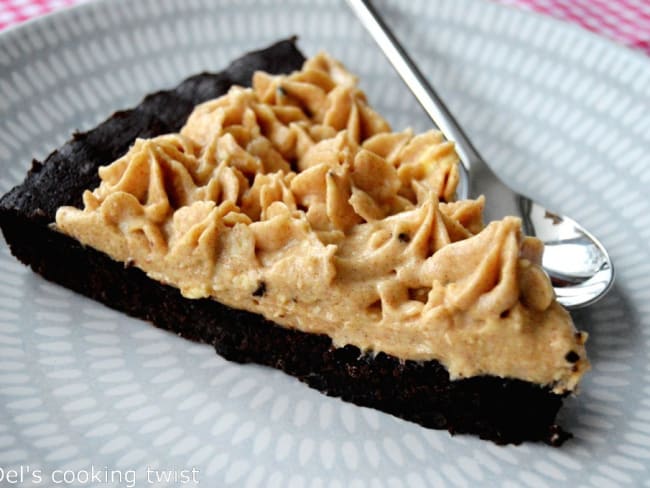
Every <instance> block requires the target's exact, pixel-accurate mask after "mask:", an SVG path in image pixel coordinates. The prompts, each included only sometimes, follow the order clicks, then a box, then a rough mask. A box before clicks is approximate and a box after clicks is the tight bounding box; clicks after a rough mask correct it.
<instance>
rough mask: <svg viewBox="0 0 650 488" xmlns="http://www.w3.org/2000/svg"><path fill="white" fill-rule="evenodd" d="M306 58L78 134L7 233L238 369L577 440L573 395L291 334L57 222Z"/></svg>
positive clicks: (435, 414)
mask: <svg viewBox="0 0 650 488" xmlns="http://www.w3.org/2000/svg"><path fill="white" fill-rule="evenodd" d="M304 61H305V58H304V57H303V55H302V54H301V53H300V52H299V51H298V50H297V48H296V46H295V40H294V39H290V40H286V41H281V42H278V43H276V44H274V45H272V46H271V47H269V48H267V49H263V50H261V51H256V52H251V53H249V54H246V55H245V56H243V57H242V58H240V59H238V60H236V61H235V62H233V63H232V64H231V65H230V66H229V67H228V68H227V69H225V70H224V71H222V72H220V73H217V74H209V73H202V74H199V75H196V76H193V77H191V78H188V79H187V80H185V81H184V82H182V83H181V84H180V85H179V86H178V87H176V88H175V89H172V90H167V91H160V92H157V93H155V94H152V95H149V96H147V97H146V98H145V99H144V100H143V101H142V103H141V104H140V105H138V106H137V107H136V108H134V109H132V110H126V111H121V112H117V113H115V114H113V115H112V116H111V117H110V118H109V119H107V120H106V121H105V122H103V123H101V124H100V125H98V126H97V127H96V128H94V129H92V130H90V131H88V132H84V133H77V134H74V135H73V138H72V139H71V140H70V141H68V142H67V143H66V144H64V145H63V146H62V147H61V148H60V149H58V150H56V151H54V152H53V153H52V154H50V155H49V156H48V157H47V159H46V160H45V162H43V163H41V162H38V161H34V162H33V164H32V168H31V170H30V171H29V173H28V175H27V177H26V178H25V181H24V182H23V183H22V184H20V185H18V186H17V187H15V188H13V189H12V190H11V191H10V192H9V193H7V194H6V195H4V196H3V197H2V199H1V200H0V227H1V228H2V231H3V233H4V236H5V239H6V241H7V243H8V244H9V246H10V248H11V251H12V253H13V254H14V255H15V256H16V257H17V258H18V259H19V260H20V261H22V262H23V263H25V264H27V265H29V266H31V268H32V269H33V270H34V271H35V272H36V273H39V274H41V275H42V276H43V277H45V278H46V279H48V280H51V281H53V282H56V283H59V284H61V285H63V286H65V287H67V288H70V289H72V290H74V291H76V292H78V293H81V294H83V295H86V296H88V297H90V298H93V299H95V300H97V301H99V302H101V303H104V304H105V305H107V306H109V307H111V308H114V309H117V310H120V311H122V312H124V313H127V314H129V315H131V316H133V317H136V318H140V319H143V320H147V321H150V322H152V323H153V324H154V325H155V326H157V327H160V328H162V329H166V330H169V331H172V332H174V333H176V334H178V335H181V336H182V337H185V338H187V339H191V340H194V341H199V342H204V343H207V344H211V345H213V346H214V347H215V349H216V351H217V353H219V354H220V355H222V356H223V357H225V358H226V359H229V360H231V361H235V362H239V363H249V362H252V363H258V364H263V365H267V366H271V367H274V368H277V369H280V370H282V371H284V372H286V373H287V374H290V375H292V376H294V377H296V378H298V379H299V380H300V381H302V382H304V383H307V384H308V385H309V386H310V387H312V388H315V389H317V390H319V391H321V392H323V393H325V394H327V395H330V396H335V397H340V398H341V399H343V400H345V401H349V402H353V403H356V404H358V405H363V406H367V407H372V408H376V409H378V410H381V411H384V412H387V413H390V414H393V415H395V416H398V417H401V418H403V419H406V420H409V421H412V422H416V423H418V424H421V425H423V426H425V427H430V428H436V429H447V430H449V432H451V433H469V434H474V435H478V436H480V437H481V438H483V439H489V440H492V441H494V442H496V443H499V444H506V443H520V442H522V441H543V442H546V443H548V444H551V445H554V446H558V445H560V444H562V442H564V440H566V439H567V438H568V437H570V435H569V434H567V433H566V432H564V431H563V430H562V429H561V428H560V427H559V426H558V425H556V424H555V417H556V413H557V411H558V409H559V408H560V407H561V404H562V399H563V398H564V397H565V396H566V395H567V394H569V393H570V389H565V390H564V391H558V390H557V388H554V387H555V386H556V385H554V384H553V383H539V382H535V381H527V380H522V379H517V378H513V377H507V376H506V377H502V376H499V375H491V374H478V375H473V376H471V377H465V378H452V377H451V376H450V373H449V369H448V368H447V367H445V365H443V364H441V362H439V361H438V360H435V359H429V360H416V359H408V358H406V359H405V358H404V357H399V356H396V355H391V354H388V353H385V352H381V351H375V352H372V351H367V350H362V348H359V347H356V346H354V345H341V344H335V343H334V342H333V340H332V338H331V337H330V336H328V335H327V334H322V333H309V332H305V331H301V330H299V329H296V328H292V327H285V326H282V325H279V324H277V323H274V322H272V321H269V320H267V319H265V318H264V317H263V316H262V315H261V314H258V313H254V312H250V311H246V310H241V309H236V308H232V307H229V306H227V305H224V304H222V303H220V302H218V301H216V300H214V299H212V298H205V297H198V298H188V297H187V293H185V294H182V293H181V291H179V289H178V288H177V287H174V286H170V285H167V284H163V282H161V281H159V280H155V279H152V278H151V277H150V276H148V275H147V274H146V273H145V272H144V271H143V270H141V269H139V268H137V267H135V266H129V264H130V263H129V262H125V263H123V262H118V261H116V260H114V259H112V258H111V257H109V256H108V255H107V254H105V253H103V252H100V251H97V250H95V249H93V248H92V247H89V246H85V245H82V244H81V243H80V242H79V241H78V240H76V239H74V238H72V237H70V236H68V235H66V234H65V233H63V232H60V231H59V230H58V229H56V228H55V227H54V226H53V225H52V224H53V222H55V219H56V213H57V210H58V209H60V208H61V207H65V206H73V207H81V206H82V195H83V194H84V191H86V190H87V189H89V188H95V187H97V185H98V184H99V183H100V179H99V176H98V169H99V168H100V167H101V166H107V165H109V164H110V163H112V162H113V161H115V160H116V159H118V158H120V157H122V156H123V155H124V154H126V153H127V151H129V148H130V147H132V146H133V145H134V143H135V142H136V139H147V138H152V137H155V136H159V135H163V134H170V133H176V132H178V131H180V130H181V128H182V127H183V126H184V124H186V122H187V119H188V117H189V116H190V114H191V113H192V111H193V110H194V108H195V107H196V106H197V105H199V104H201V103H203V102H206V101H208V100H211V99H214V98H216V97H219V96H221V95H224V94H225V93H227V92H228V90H229V89H230V88H231V87H232V86H233V85H240V86H250V85H251V80H252V77H253V74H254V72H256V71H264V72H266V73H270V74H281V73H290V72H293V71H296V70H299V69H300V68H301V66H302V65H303V63H304ZM277 91H278V93H279V96H284V95H285V94H283V93H282V91H283V90H277ZM397 237H398V240H399V241H400V242H403V243H408V242H409V240H410V239H411V236H409V235H407V234H405V233H400V234H399V236H397ZM272 291H273V290H270V289H268V287H267V283H265V282H264V281H261V282H258V283H256V285H255V286H254V288H252V289H251V295H252V296H253V297H254V298H255V299H256V300H258V299H263V298H264V297H265V296H266V295H267V294H269V293H271V292H272ZM299 299H300V297H294V300H295V301H298V300H299ZM505 315H507V314H504V316H505ZM581 342H583V340H582V339H580V335H579V333H578V343H580V344H581ZM568 357H569V355H567V361H569V362H571V363H578V362H579V361H580V360H581V359H580V357H579V356H578V355H577V354H576V353H575V352H574V353H573V355H571V357H570V359H569V358H568Z"/></svg>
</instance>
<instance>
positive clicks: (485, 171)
mask: <svg viewBox="0 0 650 488" xmlns="http://www.w3.org/2000/svg"><path fill="white" fill-rule="evenodd" d="M348 3H349V4H350V6H351V7H352V10H353V11H354V13H355V14H356V15H357V17H358V18H359V20H360V21H361V22H362V24H363V25H364V27H365V28H366V29H367V30H368V32H369V33H370V34H371V35H372V37H373V38H374V39H375V41H376V42H377V44H378V45H379V47H380V48H381V50H382V51H383V52H384V54H385V55H386V57H387V58H388V60H389V61H390V62H391V64H392V65H393V67H394V68H395V70H396V71H397V73H398V74H399V75H400V76H401V77H402V80H404V82H405V83H406V85H407V86H408V87H409V89H410V90H411V91H412V92H413V94H414V95H415V97H416V98H417V100H418V101H419V102H420V105H422V108H424V110H425V111H426V113H427V114H428V115H429V117H430V118H431V119H432V120H433V122H434V123H435V124H436V125H437V126H438V128H439V129H440V130H441V131H442V133H443V134H444V135H445V137H446V138H447V139H448V140H450V141H454V143H455V145H456V152H457V153H458V156H459V157H460V160H461V162H462V163H463V164H462V165H461V181H460V184H459V187H458V191H457V194H458V197H459V198H467V197H468V196H470V195H474V196H478V195H481V194H483V195H485V197H486V200H487V202H488V205H487V206H486V212H485V217H486V220H487V221H491V220H495V219H500V218H503V217H504V216H506V215H514V216H519V217H521V219H522V222H523V227H524V232H525V233H526V234H528V235H531V236H536V237H538V238H539V239H541V240H542V242H544V257H543V262H542V264H543V266H544V269H545V270H546V272H547V273H548V275H549V277H550V278H551V282H552V283H553V287H554V289H555V294H556V296H557V299H558V301H559V302H560V303H561V304H562V305H564V306H565V307H567V308H569V309H575V308H580V307H584V306H586V305H590V304H592V303H594V302H596V301H597V300H599V299H601V298H602V297H603V296H604V295H605V294H606V293H607V291H608V290H609V289H610V288H611V286H612V283H613V282H614V266H613V265H612V261H611V259H610V257H609V254H608V253H607V250H606V249H605V247H604V246H603V245H602V244H601V243H600V242H599V241H598V239H596V238H595V237H594V236H593V235H592V234H591V233H589V232H588V231H587V230H586V229H585V228H583V227H582V226H581V225H579V224H578V223H576V222H575V221H574V220H572V219H570V218H568V217H566V216H564V215H559V214H556V213H553V212H550V211H549V210H547V209H546V208H544V207H542V206H541V205H539V204H538V203H536V202H533V201H532V200H531V199H530V198H528V197H525V196H523V195H520V194H518V193H516V192H515V191H513V190H512V189H511V188H509V187H508V186H506V185H505V184H504V183H503V182H502V181H501V180H500V179H499V178H498V177H497V176H496V175H495V174H494V173H493V172H492V170H491V169H490V168H489V167H488V165H487V164H486V162H485V161H484V160H483V158H482V157H481V155H480V154H479V153H478V151H477V150H476V149H475V148H474V146H473V145H472V143H471V142H470V140H469V139H468V138H467V136H466V135H465V133H464V132H463V130H462V129H461V127H460V126H459V125H458V123H457V122H456V120H455V119H454V117H453V116H452V115H451V113H450V112H449V110H448V109H447V107H446V106H445V104H444V103H443V102H442V100H441V99H440V97H439V96H438V95H437V94H436V92H435V90H434V89H433V87H431V85H430V84H429V82H428V81H427V80H426V78H425V77H424V75H423V74H422V73H421V72H420V70H419V69H418V68H417V66H416V65H415V63H414V62H413V61H412V60H411V58H410V57H409V55H408V54H407V53H406V51H405V50H404V48H403V47H402V46H401V45H400V43H399V41H398V40H397V39H396V38H395V36H394V35H393V33H392V32H391V31H390V29H389V28H388V26H387V25H386V23H385V22H384V21H383V20H382V18H381V17H380V16H379V14H378V13H377V11H376V10H375V8H374V7H373V6H372V4H371V3H370V1H369V0H348Z"/></svg>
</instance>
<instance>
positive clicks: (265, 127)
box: [0, 39, 589, 445]
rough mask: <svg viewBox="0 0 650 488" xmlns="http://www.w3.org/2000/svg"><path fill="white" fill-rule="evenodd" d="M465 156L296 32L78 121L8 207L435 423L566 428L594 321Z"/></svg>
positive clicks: (263, 358)
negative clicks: (555, 280)
mask: <svg viewBox="0 0 650 488" xmlns="http://www.w3.org/2000/svg"><path fill="white" fill-rule="evenodd" d="M243 87H251V88H243ZM456 165H457V158H456V156H455V152H454V150H453V145H452V144H450V143H448V142H446V141H444V140H443V139H442V137H441V135H440V134H439V133H438V132H436V131H430V132H427V133H425V134H420V135H414V134H413V133H412V132H411V131H409V130H407V131H404V132H391V130H390V127H389V126H388V124H387V123H386V121H385V120H384V119H382V118H381V117H380V116H379V115H378V114H377V113H376V112H375V111H373V110H372V109H371V108H370V107H369V106H368V104H367V102H366V99H365V96H364V95H363V93H362V92H361V91H360V90H359V89H358V88H357V87H356V78H355V77H354V76H352V75H350V74H349V73H348V72H347V71H346V70H345V68H344V67H343V66H342V65H341V64H340V63H338V62H336V61H334V60H333V59H331V58H330V57H329V56H327V55H325V54H320V55H318V56H316V57H314V58H312V59H310V60H308V61H305V59H304V57H303V56H302V54H301V53H300V52H299V51H298V50H297V49H296V47H295V41H294V40H293V39H292V40H287V41H282V42H278V43H277V44H274V45H273V46H271V47H269V48H267V49H264V50H261V51H257V52H253V53H249V54H247V55H245V56H244V57H242V58H240V59H239V60H237V61H235V62H233V63H232V64H231V65H230V66H229V67H228V68H227V69H226V70H224V71H223V72H221V73H218V74H208V73H203V74H200V75H196V76H194V77H191V78H189V79H187V80H186V81H184V82H183V83H181V84H180V85H179V86H178V87H176V88H175V89H173V90H169V91H161V92H158V93H155V94H152V95H149V96H148V97H146V98H145V99H144V100H143V102H142V103H141V104H140V105H139V106H138V107H136V108H134V109H133V110H127V111H123V112H117V113H115V114H114V115H113V116H111V117H110V118H109V119H108V120H106V121H105V122H103V123H102V124H100V125H99V126H98V127H96V128H95V129H93V130H91V131H89V132H86V133H81V134H75V135H74V136H73V138H72V140H70V141H69V142H67V143H66V144H65V145H63V146H62V147H61V148H60V149H59V150H57V151H55V152H53V153H52V154H50V156H48V158H47V159H46V161H45V162H44V163H40V162H37V161H34V163H33V165H32V169H31V170H30V171H29V173H28V175H27V177H26V179H25V181H24V182H23V183H22V184H21V185H19V186H17V187H15V188H14V189H12V190H11V191H10V192H9V193H8V194H6V195H5V196H4V197H3V198H2V200H0V226H1V227H2V231H3V233H4V236H5V239H6V240H7V242H8V244H9V245H10V247H11V251H12V253H13V254H14V255H15V256H16V257H17V258H18V259H20V260H21V261H22V262H24V263H25V264H28V265H29V266H31V267H32V269H33V270H34V271H35V272H37V273H39V274H41V275H42V276H44V277H45V278H47V279H49V280H52V281H54V282H57V283H60V284H62V285H63V286H66V287H68V288H70V289H72V290H75V291H77V292H79V293H82V294H84V295H87V296H89V297H91V298H93V299H95V300H98V301H100V302H102V303H104V304H106V305H108V306H109V307H112V308H115V309H117V310H121V311H123V312H125V313H127V314H129V315H131V316H134V317H137V318H141V319H144V320H148V321H151V322H152V323H153V324H154V325H156V326H158V327H161V328H163V329H167V330H170V331H173V332H175V333H177V334H179V335H181V336H183V337H185V338H188V339H192V340H195V341H200V342H205V343H208V344H212V345H213V346H214V347H215V349H216V350H217V352H218V353H219V354H221V355H222V356H224V357H225V358H227V359H230V360H233V361H237V362H241V363H246V362H254V363H259V364H265V365H268V366H272V367H275V368H278V369H281V370H283V371H285V372H286V373H288V374H290V375H292V376H295V377H297V378H298V379H300V380H301V381H303V382H305V383H307V384H308V385H309V386H311V387H313V388H316V389H318V390H320V391H322V392H324V393H326V394H328V395H331V396H337V397H340V398H342V399H343V400H346V401H350V402H354V403H356V404H359V405H364V406H368V407H373V408H377V409H379V410H382V411H385V412H388V413H391V414H393V415H396V416H399V417H402V418H404V419H407V420H410V421H413V422H417V423H419V424H421V425H424V426H426V427H432V428H437V429H448V430H449V431H450V432H452V433H455V432H458V433H471V434H475V435H478V436H480V437H482V438H484V439H490V440H493V441H495V442H497V443H519V442H522V441H526V440H533V441H544V442H547V443H550V444H553V445H559V444H561V443H562V442H563V441H564V440H565V439H566V438H567V434H566V433H565V432H564V431H563V430H562V429H561V428H560V427H558V426H557V425H556V424H555V416H556V413H557V411H558V409H559V408H560V406H561V404H562V399H563V397H565V396H566V395H568V394H570V393H571V392H572V391H574V389H575V388H576V386H577V383H578V381H579V379H580V377H581V376H582V374H583V373H584V372H585V371H586V369H588V365H589V363H588V361H587V359H586V354H585V351H584V346H583V344H584V341H585V339H586V336H585V335H584V334H582V333H579V332H576V331H575V329H574V328H573V324H572V322H571V319H570V317H569V315H568V313H567V312H566V311H565V310H564V309H562V307H561V306H560V305H559V304H558V303H557V302H556V301H555V299H554V297H553V294H552V288H551V287H550V284H549V283H548V279H547V278H546V276H545V275H544V274H543V272H542V271H541V268H540V267H539V262H540V257H541V245H540V243H539V241H536V240H535V239H530V238H527V237H524V236H523V235H522V234H521V230H520V227H521V224H520V222H519V221H518V220H517V219H514V218H506V219H504V220H503V221H499V222H493V223H490V224H489V225H487V226H484V225H483V222H482V217H481V211H482V208H483V204H484V202H483V199H482V198H481V199H478V200H468V201H454V193H455V186H456V183H457V178H458V173H457V167H456ZM488 204H489V202H488Z"/></svg>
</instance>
